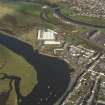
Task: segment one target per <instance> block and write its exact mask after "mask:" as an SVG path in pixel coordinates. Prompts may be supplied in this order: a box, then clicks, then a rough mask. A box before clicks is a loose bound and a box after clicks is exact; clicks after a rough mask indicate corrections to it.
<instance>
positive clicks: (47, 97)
mask: <svg viewBox="0 0 105 105" xmlns="http://www.w3.org/2000/svg"><path fill="white" fill-rule="evenodd" d="M0 44H2V45H4V46H5V47H7V48H8V49H10V50H12V51H13V52H15V53H16V54H18V55H20V56H22V57H24V59H25V60H26V61H27V62H28V63H30V64H31V65H32V66H33V67H34V68H35V70H36V72H37V80H38V84H37V85H36V86H35V87H34V89H33V90H32V92H31V93H30V94H29V95H28V96H22V95H21V93H20V89H19V84H20V81H21V78H20V77H14V76H12V77H14V78H12V79H15V84H14V85H15V89H16V93H17V98H18V105H53V104H54V103H55V102H56V101H57V100H58V99H59V98H60V97H61V96H62V95H63V94H64V92H65V91H66V89H67V88H68V85H69V83H70V75H69V72H70V68H69V66H68V64H67V63H66V62H65V61H63V60H60V59H58V58H56V57H48V56H45V55H42V54H39V53H38V51H37V50H35V51H34V50H33V48H32V46H31V45H29V44H27V43H25V42H22V41H20V40H18V39H16V38H13V37H10V36H8V35H5V34H0ZM7 75H8V74H7ZM20 100H21V101H20Z"/></svg>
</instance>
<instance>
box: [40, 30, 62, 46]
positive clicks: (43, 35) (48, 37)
mask: <svg viewBox="0 0 105 105" xmlns="http://www.w3.org/2000/svg"><path fill="white" fill-rule="evenodd" d="M56 35H57V32H55V31H53V30H51V29H45V30H38V40H40V41H41V40H42V41H44V43H43V44H45V45H52V44H53V45H54V44H56V45H59V44H61V42H60V41H57V40H56Z"/></svg>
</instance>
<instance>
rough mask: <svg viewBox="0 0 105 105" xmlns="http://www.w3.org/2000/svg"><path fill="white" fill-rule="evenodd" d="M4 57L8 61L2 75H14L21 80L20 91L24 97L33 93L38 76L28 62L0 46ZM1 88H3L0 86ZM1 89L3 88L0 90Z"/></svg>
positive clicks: (0, 70) (0, 51)
mask: <svg viewBox="0 0 105 105" xmlns="http://www.w3.org/2000/svg"><path fill="white" fill-rule="evenodd" d="M1 49H2V50H1ZM2 52H3V55H2V56H4V57H5V60H6V64H5V66H4V67H3V68H2V69H0V73H6V74H8V75H14V76H18V77H20V78H21V84H20V91H21V93H22V94H23V95H27V94H29V93H30V92H31V90H32V89H33V87H34V86H35V84H36V83H37V79H36V77H37V74H36V72H35V70H34V68H33V67H32V66H31V65H30V64H28V62H26V60H25V59H24V58H22V57H21V56H19V55H17V54H15V53H13V52H12V51H10V50H9V49H7V48H5V47H4V46H1V45H0V54H1V53H2ZM0 87H1V86H0ZM0 89H1V88H0Z"/></svg>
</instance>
